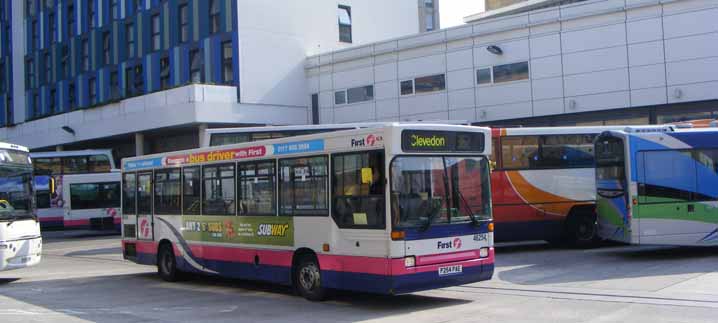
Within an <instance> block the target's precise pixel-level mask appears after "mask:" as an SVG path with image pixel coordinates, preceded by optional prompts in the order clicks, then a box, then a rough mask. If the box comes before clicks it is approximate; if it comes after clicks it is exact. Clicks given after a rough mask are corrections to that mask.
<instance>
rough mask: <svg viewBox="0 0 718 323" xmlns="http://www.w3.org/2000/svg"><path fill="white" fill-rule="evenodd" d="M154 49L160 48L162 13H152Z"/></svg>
mask: <svg viewBox="0 0 718 323" xmlns="http://www.w3.org/2000/svg"><path fill="white" fill-rule="evenodd" d="M151 27H152V50H160V14H155V15H152V26H151Z"/></svg>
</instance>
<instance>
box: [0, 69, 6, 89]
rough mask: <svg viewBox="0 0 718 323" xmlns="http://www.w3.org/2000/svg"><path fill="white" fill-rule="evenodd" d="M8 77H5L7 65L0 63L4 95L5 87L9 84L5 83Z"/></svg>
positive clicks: (0, 84) (1, 85) (0, 76)
mask: <svg viewBox="0 0 718 323" xmlns="http://www.w3.org/2000/svg"><path fill="white" fill-rule="evenodd" d="M5 79H6V75H5V63H0V92H2V93H4V92H5V91H6V90H5V86H7V83H6V82H5Z"/></svg>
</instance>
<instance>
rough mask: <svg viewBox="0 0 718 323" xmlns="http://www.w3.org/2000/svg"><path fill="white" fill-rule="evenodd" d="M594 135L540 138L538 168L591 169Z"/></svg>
mask: <svg viewBox="0 0 718 323" xmlns="http://www.w3.org/2000/svg"><path fill="white" fill-rule="evenodd" d="M594 137H595V136H594V135H547V136H541V149H540V151H541V157H540V158H539V161H540V164H539V165H537V166H538V167H540V168H575V167H593V165H594V159H593V156H594V154H593V138H594Z"/></svg>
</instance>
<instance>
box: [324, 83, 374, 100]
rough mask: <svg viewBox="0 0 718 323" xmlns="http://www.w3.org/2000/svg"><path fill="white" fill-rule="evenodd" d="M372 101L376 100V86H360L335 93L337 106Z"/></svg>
mask: <svg viewBox="0 0 718 323" xmlns="http://www.w3.org/2000/svg"><path fill="white" fill-rule="evenodd" d="M370 100H374V86H373V85H367V86H359V87H354V88H350V89H346V90H341V91H337V92H334V103H335V104H344V103H348V104H351V103H357V102H363V101H370Z"/></svg>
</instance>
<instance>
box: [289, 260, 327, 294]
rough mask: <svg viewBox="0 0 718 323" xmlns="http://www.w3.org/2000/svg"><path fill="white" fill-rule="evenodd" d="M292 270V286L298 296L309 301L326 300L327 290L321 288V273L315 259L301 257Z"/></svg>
mask: <svg viewBox="0 0 718 323" xmlns="http://www.w3.org/2000/svg"><path fill="white" fill-rule="evenodd" d="M294 270H295V271H294V286H295V288H296V289H297V291H299V294H301V295H302V296H303V297H304V298H306V299H308V300H310V301H322V300H324V299H325V298H326V296H327V289H326V288H324V287H322V273H321V270H319V264H318V263H317V260H316V258H315V257H312V256H309V255H305V256H303V257H302V258H301V259H299V262H298V263H297V266H296V267H295V269H294Z"/></svg>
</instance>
